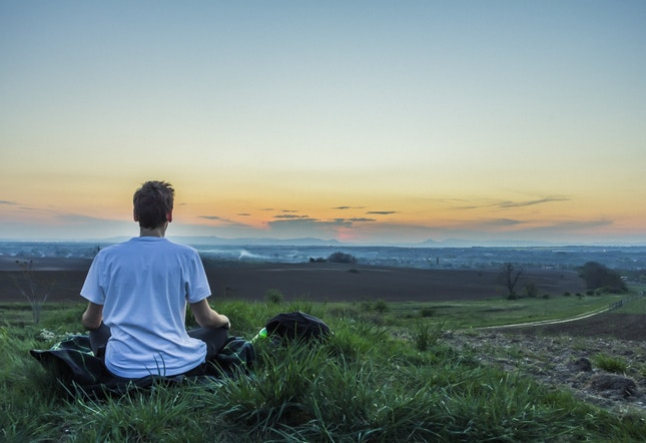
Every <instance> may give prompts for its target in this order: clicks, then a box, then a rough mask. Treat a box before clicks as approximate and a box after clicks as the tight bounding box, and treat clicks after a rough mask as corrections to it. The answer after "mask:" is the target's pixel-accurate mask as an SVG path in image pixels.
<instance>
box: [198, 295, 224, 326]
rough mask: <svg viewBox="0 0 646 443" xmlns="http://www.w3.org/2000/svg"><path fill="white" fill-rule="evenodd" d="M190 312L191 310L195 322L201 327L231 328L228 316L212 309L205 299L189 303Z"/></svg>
mask: <svg viewBox="0 0 646 443" xmlns="http://www.w3.org/2000/svg"><path fill="white" fill-rule="evenodd" d="M191 312H193V316H194V317H195V321H197V324H198V325H200V326H202V327H203V328H222V327H224V328H227V329H230V328H231V322H230V321H229V318H228V317H227V316H226V315H222V314H218V313H217V312H216V311H214V310H213V308H211V306H209V303H208V302H207V301H206V299H204V300H201V301H198V302H197V303H191Z"/></svg>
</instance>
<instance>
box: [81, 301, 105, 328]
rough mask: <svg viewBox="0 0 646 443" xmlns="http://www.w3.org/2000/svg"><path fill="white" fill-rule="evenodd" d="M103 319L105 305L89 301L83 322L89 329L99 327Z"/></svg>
mask: <svg viewBox="0 0 646 443" xmlns="http://www.w3.org/2000/svg"><path fill="white" fill-rule="evenodd" d="M102 321H103V305H97V304H96V303H92V302H89V303H88V305H87V308H86V309H85V312H84V313H83V316H82V317H81V323H82V324H83V326H85V327H86V328H87V329H89V330H93V329H97V328H98V327H99V326H101V322H102Z"/></svg>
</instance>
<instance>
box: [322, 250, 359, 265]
mask: <svg viewBox="0 0 646 443" xmlns="http://www.w3.org/2000/svg"><path fill="white" fill-rule="evenodd" d="M327 261H329V262H330V263H356V262H357V259H356V257H355V256H354V255H352V254H346V253H345V252H333V253H332V254H330V256H329V257H328V258H327Z"/></svg>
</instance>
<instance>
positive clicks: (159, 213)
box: [132, 180, 175, 229]
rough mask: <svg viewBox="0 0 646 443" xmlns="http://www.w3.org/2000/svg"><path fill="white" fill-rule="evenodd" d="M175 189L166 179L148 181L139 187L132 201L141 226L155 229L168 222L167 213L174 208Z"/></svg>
mask: <svg viewBox="0 0 646 443" xmlns="http://www.w3.org/2000/svg"><path fill="white" fill-rule="evenodd" d="M174 197H175V190H174V189H173V187H172V186H171V184H170V183H166V182H164V181H156V180H152V181H147V182H146V183H144V184H143V185H141V188H139V189H137V191H136V192H135V195H134V197H133V198H132V203H133V205H134V213H135V215H136V216H137V218H138V219H139V226H140V227H142V228H147V229H155V228H157V227H159V226H161V225H163V224H164V223H166V221H167V218H166V215H167V214H168V213H169V212H171V211H172V210H173V199H174Z"/></svg>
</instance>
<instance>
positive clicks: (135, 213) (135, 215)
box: [132, 209, 139, 222]
mask: <svg viewBox="0 0 646 443" xmlns="http://www.w3.org/2000/svg"><path fill="white" fill-rule="evenodd" d="M132 218H133V219H134V221H136V222H138V221H139V216H138V215H137V212H135V210H134V209H133V210H132Z"/></svg>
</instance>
